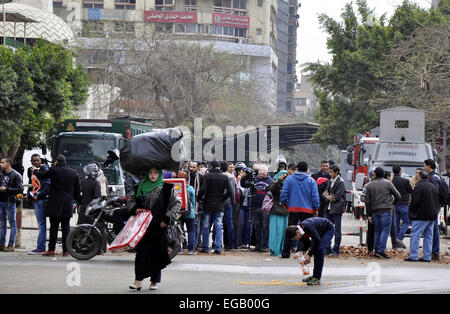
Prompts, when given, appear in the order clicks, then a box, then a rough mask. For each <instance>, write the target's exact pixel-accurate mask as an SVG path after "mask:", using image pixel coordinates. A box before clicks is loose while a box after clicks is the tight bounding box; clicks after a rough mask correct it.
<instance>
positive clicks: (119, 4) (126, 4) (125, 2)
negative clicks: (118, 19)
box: [114, 0, 136, 10]
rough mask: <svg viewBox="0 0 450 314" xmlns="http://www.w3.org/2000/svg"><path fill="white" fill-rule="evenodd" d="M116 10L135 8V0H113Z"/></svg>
mask: <svg viewBox="0 0 450 314" xmlns="http://www.w3.org/2000/svg"><path fill="white" fill-rule="evenodd" d="M114 3H115V8H116V9H117V10H136V0H115V1H114Z"/></svg>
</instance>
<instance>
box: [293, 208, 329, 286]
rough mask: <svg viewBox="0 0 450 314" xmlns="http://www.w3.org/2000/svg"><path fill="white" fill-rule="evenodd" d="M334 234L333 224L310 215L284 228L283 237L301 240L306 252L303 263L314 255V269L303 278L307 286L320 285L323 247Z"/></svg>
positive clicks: (323, 256) (323, 255)
mask: <svg viewBox="0 0 450 314" xmlns="http://www.w3.org/2000/svg"><path fill="white" fill-rule="evenodd" d="M333 235H334V226H333V224H332V223H331V221H329V220H328V219H326V218H322V217H312V218H308V219H305V220H303V221H302V222H301V223H299V224H298V225H296V226H295V225H291V226H289V227H287V228H286V234H285V239H290V240H293V241H299V242H302V248H303V249H302V251H303V252H306V253H305V254H304V257H305V265H307V264H309V263H310V262H311V257H313V256H314V271H313V275H312V276H311V277H308V278H306V279H303V282H307V283H308V286H318V285H320V279H321V278H322V269H323V262H324V259H325V249H326V247H327V246H328V245H329V243H330V241H331V239H332V238H333Z"/></svg>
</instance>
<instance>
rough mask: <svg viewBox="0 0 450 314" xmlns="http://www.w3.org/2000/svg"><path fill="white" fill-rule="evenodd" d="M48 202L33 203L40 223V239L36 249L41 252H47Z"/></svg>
mask: <svg viewBox="0 0 450 314" xmlns="http://www.w3.org/2000/svg"><path fill="white" fill-rule="evenodd" d="M46 202H47V200H37V201H34V202H33V206H34V214H35V215H36V220H37V223H38V229H39V233H38V239H37V247H36V249H37V250H39V251H45V245H46V244H47V243H46V236H47V223H46V219H45V214H44V207H45V203H46Z"/></svg>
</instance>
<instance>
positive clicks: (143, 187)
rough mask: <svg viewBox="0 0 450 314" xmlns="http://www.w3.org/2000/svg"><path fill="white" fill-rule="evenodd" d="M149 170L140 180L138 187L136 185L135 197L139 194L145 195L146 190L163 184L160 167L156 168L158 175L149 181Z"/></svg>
mask: <svg viewBox="0 0 450 314" xmlns="http://www.w3.org/2000/svg"><path fill="white" fill-rule="evenodd" d="M149 172H150V170H149V171H148V172H147V175H146V176H145V178H144V180H142V181H141V183H139V187H138V190H137V194H136V196H137V197H139V196H141V195H145V194H147V193H148V192H151V191H153V190H154V189H155V188H157V187H159V186H163V184H164V178H163V174H162V170H161V169H158V174H159V176H158V179H157V180H156V181H155V182H152V181H150V179H149V178H148V173H149Z"/></svg>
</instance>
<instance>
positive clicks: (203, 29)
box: [197, 24, 209, 34]
mask: <svg viewBox="0 0 450 314" xmlns="http://www.w3.org/2000/svg"><path fill="white" fill-rule="evenodd" d="M197 33H202V34H209V24H197Z"/></svg>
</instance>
